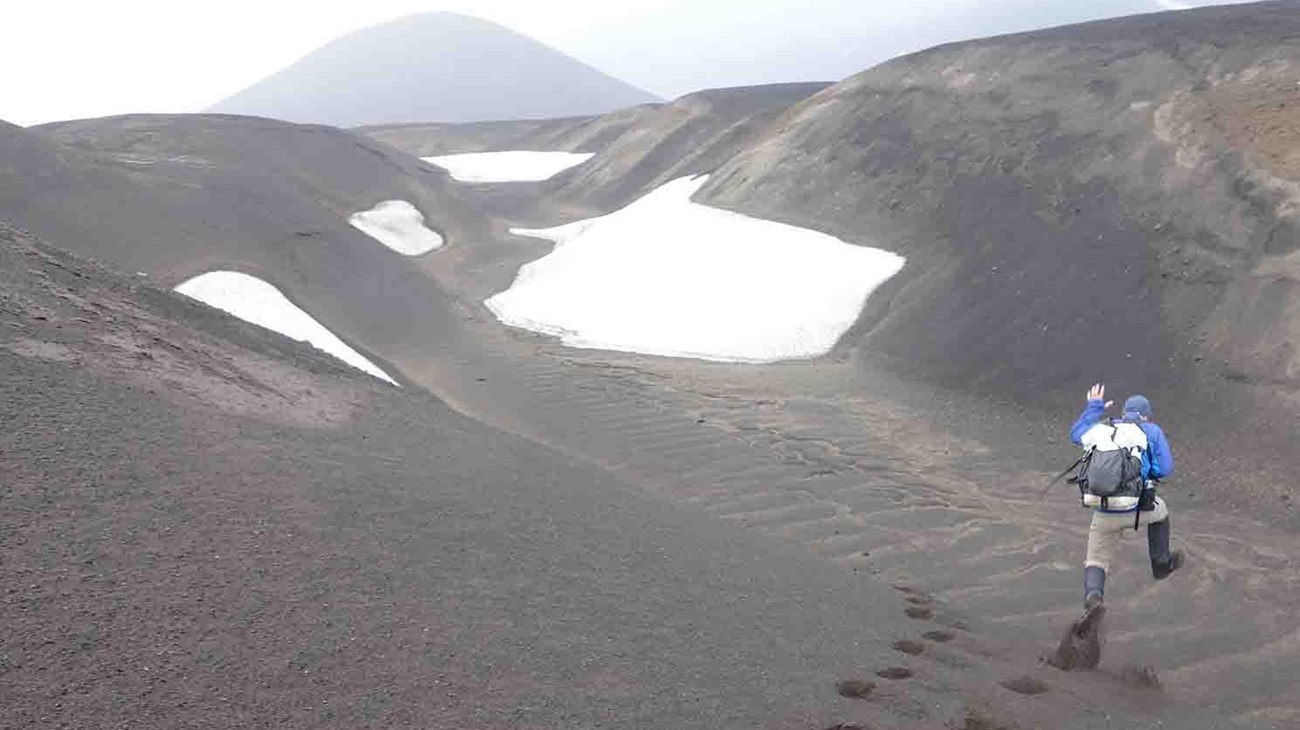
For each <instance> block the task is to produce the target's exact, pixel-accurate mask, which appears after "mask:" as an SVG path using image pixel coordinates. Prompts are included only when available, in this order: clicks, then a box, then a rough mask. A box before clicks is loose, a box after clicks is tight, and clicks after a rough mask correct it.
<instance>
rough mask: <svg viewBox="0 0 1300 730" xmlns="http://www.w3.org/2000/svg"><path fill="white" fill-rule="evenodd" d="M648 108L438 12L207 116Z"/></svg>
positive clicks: (389, 27) (514, 113)
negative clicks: (216, 113)
mask: <svg viewBox="0 0 1300 730" xmlns="http://www.w3.org/2000/svg"><path fill="white" fill-rule="evenodd" d="M653 101H658V99H656V98H655V97H654V96H652V95H650V94H649V93H647V92H645V91H642V90H641V89H638V88H636V87H633V86H631V85H629V84H626V83H624V82H622V81H619V80H618V79H615V78H613V77H611V76H608V75H606V74H604V73H602V72H600V71H599V70H597V69H595V68H592V67H591V66H588V65H586V64H584V63H582V62H581V61H578V60H576V59H574V58H571V57H569V56H566V55H565V54H563V53H561V52H559V51H557V50H555V49H553V48H550V47H548V46H546V45H544V44H542V43H540V42H538V41H536V40H534V39H532V38H529V37H528V36H525V35H523V34H521V33H518V32H516V31H513V30H511V29H509V28H506V27H504V26H501V25H498V24H497V23H493V22H491V21H488V20H484V19H482V18H477V17H474V16H471V15H463V14H459V13H450V12H434V13H420V14H416V15H408V16H404V17H401V18H397V19H395V20H392V21H389V22H387V23H384V24H382V25H377V26H373V27H369V28H363V29H360V30H356V31H353V32H351V33H349V34H347V35H344V36H341V37H339V38H336V39H334V40H333V41H330V42H329V43H327V44H325V45H324V46H322V47H320V48H318V49H317V50H315V51H313V52H312V53H310V54H308V55H307V56H305V57H303V58H302V59H299V60H298V61H297V62H295V63H293V64H291V65H290V66H288V67H287V68H285V69H283V70H281V71H279V72H277V73H275V74H272V75H271V76H269V77H267V78H265V79H263V80H261V81H259V82H257V83H255V84H253V85H252V86H250V87H248V88H247V89H245V90H243V91H241V92H239V93H237V94H235V95H233V96H231V97H229V98H227V99H224V100H222V101H220V102H218V103H217V104H215V105H213V106H212V107H210V108H209V109H208V110H207V111H210V112H222V113H233V114H247V115H254V116H263V117H272V118H277V119H284V120H287V121H292V122H303V123H317V124H330V125H334V126H341V127H350V126H358V125H363V124H393V123H402V122H473V121H489V120H498V119H537V118H549V117H567V116H582V115H589V114H601V113H605V112H609V111H613V110H615V109H620V108H623V107H628V106H634V105H636V104H643V103H646V102H653Z"/></svg>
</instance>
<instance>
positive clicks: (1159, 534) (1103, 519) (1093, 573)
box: [1070, 383, 1183, 609]
mask: <svg viewBox="0 0 1300 730" xmlns="http://www.w3.org/2000/svg"><path fill="white" fill-rule="evenodd" d="M1111 405H1113V401H1108V400H1106V386H1104V385H1102V384H1101V383H1097V384H1096V385H1094V386H1092V388H1090V389H1089V390H1088V404H1087V406H1085V407H1084V409H1083V413H1082V414H1080V416H1079V419H1078V420H1077V421H1075V422H1074V426H1073V427H1072V428H1071V429H1070V440H1071V441H1073V442H1074V443H1076V444H1080V445H1082V446H1094V445H1095V443H1094V442H1095V440H1096V439H1098V438H1105V437H1107V436H1108V435H1111V434H1114V433H1116V429H1114V428H1111V427H1110V424H1111V423H1112V420H1111V419H1104V420H1103V415H1104V414H1105V412H1106V409H1107V408H1109V407H1110V406H1111ZM1114 423H1115V424H1121V423H1130V424H1135V425H1136V426H1137V427H1138V428H1140V429H1141V435H1138V439H1139V440H1141V436H1145V439H1144V440H1145V442H1146V443H1145V444H1144V445H1143V446H1144V448H1143V449H1142V479H1143V481H1144V483H1147V481H1148V480H1156V479H1163V478H1164V477H1167V476H1169V475H1170V474H1172V473H1173V471H1174V455H1173V453H1172V452H1171V451H1170V450H1169V441H1168V440H1166V439H1165V433H1164V431H1162V430H1161V428H1160V427H1159V426H1157V425H1156V424H1155V423H1153V422H1152V421H1151V402H1150V401H1148V400H1147V399H1146V397H1145V396H1141V395H1133V396H1129V398H1128V400H1126V401H1124V415H1123V418H1122V419H1114ZM1099 426H1100V428H1099ZM1130 430H1131V429H1130ZM1133 433H1135V434H1136V432H1133ZM1127 445H1128V444H1124V446H1127ZM1151 489H1154V487H1151ZM1143 507H1145V508H1146V509H1142V508H1143ZM1135 512H1136V513H1137V514H1136V515H1135V514H1134V513H1135ZM1137 525H1146V527H1147V548H1148V550H1149V551H1150V554H1151V575H1152V576H1153V577H1155V579H1156V580H1164V579H1165V578H1167V577H1169V574H1170V573H1172V572H1174V571H1175V570H1178V567H1179V566H1180V565H1182V564H1183V555H1182V553H1181V552H1178V551H1173V552H1171V551H1170V550H1169V508H1168V507H1167V506H1166V505H1165V501H1164V500H1163V499H1161V498H1160V497H1155V498H1154V500H1142V502H1141V504H1138V505H1132V506H1125V507H1121V508H1114V509H1111V508H1108V506H1107V505H1104V504H1103V505H1098V506H1096V507H1094V509H1093V514H1092V526H1091V527H1089V529H1088V556H1087V558H1086V559H1085V561H1084V569H1083V591H1084V607H1085V608H1087V609H1092V608H1093V607H1095V606H1099V605H1101V603H1102V596H1103V595H1104V593H1105V588H1106V571H1107V570H1109V569H1110V561H1111V559H1112V558H1113V557H1114V555H1115V548H1116V545H1117V544H1118V543H1119V540H1120V536H1121V535H1123V533H1124V531H1125V530H1131V529H1134V528H1135V526H1137Z"/></svg>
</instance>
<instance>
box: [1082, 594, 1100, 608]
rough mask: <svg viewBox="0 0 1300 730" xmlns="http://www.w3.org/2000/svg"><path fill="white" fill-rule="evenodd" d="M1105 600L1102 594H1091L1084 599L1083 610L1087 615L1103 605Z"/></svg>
mask: <svg viewBox="0 0 1300 730" xmlns="http://www.w3.org/2000/svg"><path fill="white" fill-rule="evenodd" d="M1102 601H1103V598H1102V595H1101V594H1100V593H1089V594H1088V595H1087V596H1085V597H1084V599H1083V610H1084V612H1085V613H1087V612H1089V611H1091V610H1092V609H1094V608H1096V607H1098V606H1100V605H1101V604H1102Z"/></svg>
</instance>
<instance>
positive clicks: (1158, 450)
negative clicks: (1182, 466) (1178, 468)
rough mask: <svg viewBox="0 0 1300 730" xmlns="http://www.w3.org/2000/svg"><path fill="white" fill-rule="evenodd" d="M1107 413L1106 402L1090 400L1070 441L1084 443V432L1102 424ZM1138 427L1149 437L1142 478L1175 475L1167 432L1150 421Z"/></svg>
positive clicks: (1074, 428)
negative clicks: (1102, 418)
mask: <svg viewBox="0 0 1300 730" xmlns="http://www.w3.org/2000/svg"><path fill="white" fill-rule="evenodd" d="M1105 411H1106V403H1105V401H1103V400H1101V399H1097V398H1094V399H1092V400H1089V401H1088V405H1086V406H1084V408H1083V413H1081V414H1079V420H1077V421H1075V422H1074V426H1073V427H1071V428H1070V440H1071V441H1073V442H1074V443H1076V444H1079V443H1082V441H1081V439H1082V438H1083V434H1084V432H1085V431H1087V430H1088V429H1090V428H1092V427H1093V426H1095V425H1097V424H1098V423H1100V422H1101V416H1102V413H1104V412H1105ZM1137 425H1138V428H1141V429H1142V432H1143V433H1145V434H1146V435H1147V446H1148V448H1147V450H1146V451H1145V452H1143V453H1142V478H1143V479H1164V478H1165V477H1167V476H1169V475H1170V474H1173V473H1174V454H1173V452H1171V451H1170V450H1169V441H1168V440H1166V439H1165V432H1164V431H1162V430H1160V427H1159V426H1157V425H1156V424H1154V423H1152V422H1150V421H1137Z"/></svg>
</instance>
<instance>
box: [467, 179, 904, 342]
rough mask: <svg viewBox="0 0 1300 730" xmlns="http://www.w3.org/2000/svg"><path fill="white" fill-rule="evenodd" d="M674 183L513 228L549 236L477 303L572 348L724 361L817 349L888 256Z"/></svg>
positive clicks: (852, 316) (850, 318)
mask: <svg viewBox="0 0 1300 730" xmlns="http://www.w3.org/2000/svg"><path fill="white" fill-rule="evenodd" d="M705 179H706V178H702V177H701V178H696V179H694V180H692V179H688V178H681V179H678V180H675V181H673V182H670V183H668V184H666V185H664V186H662V187H660V188H659V189H658V190H655V191H654V192H652V193H650V194H649V195H646V196H645V197H643V198H641V199H640V200H638V201H636V202H635V203H633V204H631V205H629V206H628V207H626V208H623V209H622V210H619V211H616V212H614V213H611V214H609V215H607V216H603V217H600V218H592V219H588V220H583V221H578V222H576V223H571V224H569V225H566V226H560V227H558V228H551V229H547V230H522V229H516V230H515V231H514V233H517V234H521V235H528V236H536V237H539V238H547V239H550V240H552V241H554V242H555V243H556V247H555V250H554V251H552V252H551V253H550V254H548V255H547V256H544V257H542V258H541V259H538V260H537V261H534V262H532V263H530V264H527V265H525V266H524V267H523V268H521V269H520V270H519V274H518V276H517V278H516V279H515V281H514V284H512V285H511V287H510V288H509V289H507V290H506V291H504V292H502V293H500V294H497V295H495V296H493V297H491V298H490V299H488V300H487V302H486V304H487V307H488V308H489V309H490V310H492V312H493V313H494V314H495V315H496V316H497V318H498V319H500V320H501V321H502V322H503V323H505V324H507V325H509V326H512V327H519V328H522V329H527V330H531V331H534V332H540V333H543V334H550V335H555V336H558V337H560V338H562V341H563V342H564V344H566V345H569V346H572V347H586V348H599V349H608V350H621V351H629V352H640V353H645V354H650V355H666V356H677V357H692V358H699V359H704V360H718V361H730V362H754V363H763V362H774V361H777V360H786V359H796V358H810V357H816V356H818V355H821V354H824V353H826V352H827V351H829V350H830V348H831V347H833V346H834V345H835V342H836V340H838V339H839V337H840V336H841V335H842V334H843V333H844V331H845V330H847V329H848V328H849V327H850V326H852V324H853V322H854V321H855V320H857V318H858V314H859V313H860V312H861V310H862V306H863V304H864V303H865V301H866V299H867V296H868V295H869V294H870V293H871V291H872V290H873V289H875V288H876V287H877V286H879V285H880V284H881V283H882V282H884V281H885V280H886V279H888V278H889V277H891V276H893V275H894V274H895V273H897V272H898V271H899V269H901V268H902V266H903V263H904V259H903V258H902V257H901V256H898V255H896V254H893V253H890V252H888V251H883V250H880V249H875V248H867V247H864V246H853V245H849V244H847V243H844V242H843V241H840V240H839V239H837V238H834V237H832V236H828V235H826V234H823V233H818V232H816V231H811V230H807V229H804V228H797V227H795V226H789V225H785V224H782V223H775V222H772V221H765V220H760V219H757V218H750V217H748V216H744V215H740V214H738V213H732V212H729V211H723V210H718V209H716V208H709V207H707V206H703V205H697V204H695V203H692V202H691V201H690V197H691V195H692V194H694V193H695V191H697V190H699V189H700V187H701V186H702V185H703V184H704V182H705Z"/></svg>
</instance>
